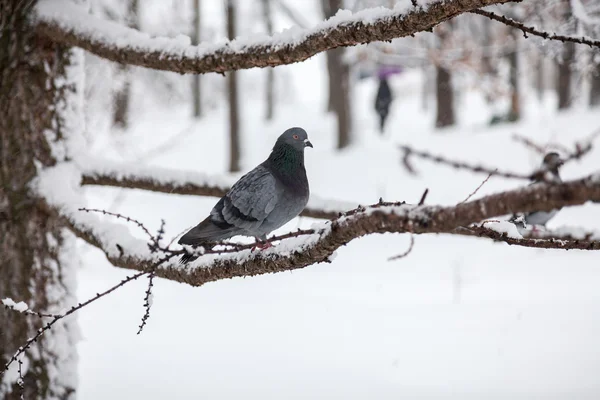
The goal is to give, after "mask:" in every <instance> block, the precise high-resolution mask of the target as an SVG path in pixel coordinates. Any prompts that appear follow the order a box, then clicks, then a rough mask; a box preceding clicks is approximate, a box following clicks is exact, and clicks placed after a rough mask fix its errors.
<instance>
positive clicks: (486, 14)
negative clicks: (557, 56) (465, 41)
mask: <svg viewBox="0 0 600 400" xmlns="http://www.w3.org/2000/svg"><path fill="white" fill-rule="evenodd" d="M469 12H470V13H473V14H479V15H483V16H484V17H486V18H489V19H491V20H494V21H498V22H501V23H503V24H505V25H508V26H512V27H513V28H517V29H520V30H521V31H522V32H523V35H524V36H525V37H527V34H530V35H533V36H538V37H541V38H543V39H546V40H558V41H560V42H563V43H566V42H572V43H579V44H587V45H588V46H590V47H599V48H600V40H593V39H588V38H586V37H584V36H582V37H580V38H578V37H572V36H565V35H557V34H556V33H548V32H544V31H539V30H537V29H535V28H532V27H530V26H526V25H523V24H522V23H520V22H518V21H515V20H514V19H511V18H507V17H505V16H503V15H498V14H495V13H493V12H491V11H485V10H471V11H469Z"/></svg>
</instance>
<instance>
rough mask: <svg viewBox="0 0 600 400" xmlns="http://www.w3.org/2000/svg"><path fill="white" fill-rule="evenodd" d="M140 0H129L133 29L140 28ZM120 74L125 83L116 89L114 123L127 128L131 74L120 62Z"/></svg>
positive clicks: (128, 9)
mask: <svg viewBox="0 0 600 400" xmlns="http://www.w3.org/2000/svg"><path fill="white" fill-rule="evenodd" d="M138 13H139V0H129V2H128V7H127V25H128V26H129V27H130V28H132V29H139V21H138ZM117 69H118V74H120V75H121V76H122V77H123V84H122V86H121V87H120V88H119V90H117V91H116V93H115V95H114V102H113V107H114V109H113V125H114V126H116V127H118V128H121V129H125V128H127V126H128V121H129V103H130V101H131V76H129V75H130V74H129V68H127V66H126V65H123V64H120V65H119V66H118V67H117Z"/></svg>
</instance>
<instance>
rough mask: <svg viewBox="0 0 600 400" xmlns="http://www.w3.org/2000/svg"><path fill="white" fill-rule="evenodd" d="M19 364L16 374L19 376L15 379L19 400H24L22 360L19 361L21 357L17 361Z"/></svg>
mask: <svg viewBox="0 0 600 400" xmlns="http://www.w3.org/2000/svg"><path fill="white" fill-rule="evenodd" d="M17 362H18V363H19V368H18V371H17V372H18V374H19V378H18V379H17V385H18V386H19V392H20V394H19V398H20V399H21V400H25V381H24V380H23V360H21V357H19V359H18V361H17Z"/></svg>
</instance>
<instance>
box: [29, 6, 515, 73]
mask: <svg viewBox="0 0 600 400" xmlns="http://www.w3.org/2000/svg"><path fill="white" fill-rule="evenodd" d="M512 1H514V0H448V1H433V2H431V1H429V2H425V1H423V2H421V1H420V2H419V6H418V7H413V6H412V5H411V4H409V3H408V2H406V3H405V2H403V3H400V4H399V5H397V6H396V7H394V8H393V9H388V8H383V7H378V8H370V9H366V10H362V11H359V12H356V13H352V12H350V11H346V10H342V11H339V12H338V13H337V14H336V15H335V16H334V17H332V18H330V19H329V20H327V21H323V22H321V23H319V24H317V25H316V26H314V27H313V28H310V29H300V28H297V27H295V28H292V29H288V30H285V31H283V32H280V33H277V34H275V35H273V36H271V37H269V36H264V35H263V36H256V35H254V36H250V37H244V38H237V39H235V40H232V41H228V40H221V41H219V42H216V43H201V44H199V45H197V46H193V45H191V41H190V38H189V37H187V36H183V35H180V36H178V37H176V38H166V37H151V36H150V35H148V34H145V33H142V32H140V31H138V30H135V29H131V28H127V27H125V26H122V25H120V24H118V23H115V22H111V21H106V20H102V19H99V18H97V17H94V16H92V15H90V14H88V12H87V10H86V9H85V8H84V7H82V6H79V5H77V4H75V3H73V2H72V1H69V0H40V1H39V3H38V4H37V6H36V13H37V27H36V29H37V32H38V33H40V34H42V35H45V36H47V37H49V38H50V39H52V40H54V41H56V42H60V43H63V44H66V45H69V46H76V47H81V48H83V49H85V50H88V51H89V52H91V53H94V54H96V55H97V56H100V57H103V58H105V59H108V60H111V61H115V62H119V63H121V64H129V65H137V66H141V67H147V68H153V69H158V70H164V71H173V72H179V73H196V74H199V73H207V72H219V73H224V72H227V71H233V70H239V69H248V68H255V67H273V66H277V65H283V64H292V63H295V62H299V61H304V60H306V59H308V58H310V57H312V56H314V55H315V54H318V53H321V52H323V51H325V50H329V49H334V48H336V47H341V46H354V45H357V44H361V43H369V42H374V41H380V40H391V39H395V38H399V37H404V36H409V35H414V34H415V33H417V32H422V31H428V30H431V29H432V28H433V27H435V26H436V25H438V24H439V23H441V22H443V21H446V20H448V19H451V18H453V17H455V16H457V15H459V14H462V13H465V12H468V11H472V10H475V9H478V8H481V7H486V6H489V5H494V4H503V3H508V2H512Z"/></svg>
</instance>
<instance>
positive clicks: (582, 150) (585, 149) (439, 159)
mask: <svg viewBox="0 0 600 400" xmlns="http://www.w3.org/2000/svg"><path fill="white" fill-rule="evenodd" d="M574 147H575V149H574V150H573V152H571V153H569V154H568V156H567V157H566V158H565V159H564V161H565V163H567V162H569V161H572V160H578V159H580V158H582V157H583V156H584V155H586V154H588V153H589V152H590V151H591V150H592V142H591V140H586V141H585V142H581V143H579V142H578V143H575V146H574ZM400 149H401V150H402V151H403V152H404V158H403V163H404V166H405V167H406V168H410V170H409V172H411V173H414V172H415V171H414V168H413V167H412V166H411V164H410V160H409V157H410V156H411V155H415V156H417V157H420V158H423V159H425V160H429V161H432V162H434V163H437V164H443V165H448V166H450V167H452V168H455V169H463V170H467V171H471V172H475V173H486V174H488V175H490V176H499V177H502V178H509V179H526V180H536V181H547V177H546V171H545V170H536V171H534V172H533V173H531V174H527V175H526V174H521V173H516V172H509V171H500V170H498V168H490V167H485V166H482V165H472V164H468V163H466V162H463V161H456V160H450V159H448V158H446V157H443V156H440V155H436V154H431V153H428V152H425V151H420V150H415V149H413V148H411V147H408V146H400ZM549 183H551V181H549Z"/></svg>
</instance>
